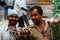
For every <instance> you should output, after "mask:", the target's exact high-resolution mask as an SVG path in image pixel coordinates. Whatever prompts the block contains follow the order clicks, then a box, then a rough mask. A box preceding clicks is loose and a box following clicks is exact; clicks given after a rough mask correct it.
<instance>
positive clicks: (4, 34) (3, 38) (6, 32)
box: [0, 24, 19, 40]
mask: <svg viewBox="0 0 60 40" xmlns="http://www.w3.org/2000/svg"><path fill="white" fill-rule="evenodd" d="M4 26H5V27H4ZM16 29H17V30H19V29H18V27H16ZM0 40H15V38H14V37H12V36H11V34H10V29H9V28H8V24H5V25H2V26H1V29H0Z"/></svg>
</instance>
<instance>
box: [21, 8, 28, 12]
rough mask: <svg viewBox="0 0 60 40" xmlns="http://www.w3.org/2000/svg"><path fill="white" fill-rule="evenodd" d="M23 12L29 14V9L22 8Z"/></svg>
mask: <svg viewBox="0 0 60 40" xmlns="http://www.w3.org/2000/svg"><path fill="white" fill-rule="evenodd" d="M21 9H22V10H24V11H26V12H29V10H28V9H26V8H24V7H21Z"/></svg>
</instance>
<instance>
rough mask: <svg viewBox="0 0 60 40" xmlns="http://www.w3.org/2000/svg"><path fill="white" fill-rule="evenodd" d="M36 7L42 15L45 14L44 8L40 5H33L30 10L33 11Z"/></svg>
mask: <svg viewBox="0 0 60 40" xmlns="http://www.w3.org/2000/svg"><path fill="white" fill-rule="evenodd" d="M34 9H37V10H38V13H39V14H40V15H43V10H42V8H41V7H40V6H33V7H31V8H30V12H31V11H33V10H34Z"/></svg>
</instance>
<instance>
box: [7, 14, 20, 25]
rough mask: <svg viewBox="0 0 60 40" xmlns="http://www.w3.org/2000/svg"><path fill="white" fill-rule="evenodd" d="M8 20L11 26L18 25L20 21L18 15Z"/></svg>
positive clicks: (10, 16)
mask: <svg viewBox="0 0 60 40" xmlns="http://www.w3.org/2000/svg"><path fill="white" fill-rule="evenodd" d="M7 19H8V20H9V24H10V25H16V24H17V22H18V20H19V18H18V15H16V14H11V15H9V16H7Z"/></svg>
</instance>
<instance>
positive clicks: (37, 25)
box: [29, 6, 51, 40]
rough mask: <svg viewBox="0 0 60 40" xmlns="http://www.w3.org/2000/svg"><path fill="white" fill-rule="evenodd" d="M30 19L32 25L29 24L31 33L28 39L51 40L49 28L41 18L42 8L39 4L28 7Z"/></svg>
mask: <svg viewBox="0 0 60 40" xmlns="http://www.w3.org/2000/svg"><path fill="white" fill-rule="evenodd" d="M30 15H31V19H32V21H33V22H34V25H31V26H30V31H31V34H32V35H30V37H29V40H51V28H50V27H49V25H48V23H47V22H46V21H45V20H43V19H42V17H43V10H42V8H41V7H40V6H33V7H32V8H31V9H30Z"/></svg>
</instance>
